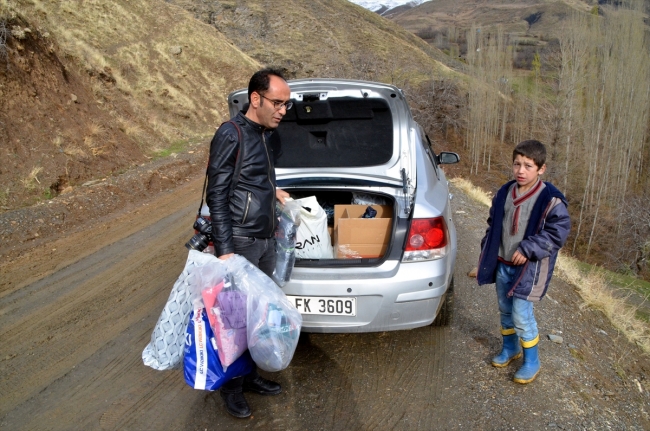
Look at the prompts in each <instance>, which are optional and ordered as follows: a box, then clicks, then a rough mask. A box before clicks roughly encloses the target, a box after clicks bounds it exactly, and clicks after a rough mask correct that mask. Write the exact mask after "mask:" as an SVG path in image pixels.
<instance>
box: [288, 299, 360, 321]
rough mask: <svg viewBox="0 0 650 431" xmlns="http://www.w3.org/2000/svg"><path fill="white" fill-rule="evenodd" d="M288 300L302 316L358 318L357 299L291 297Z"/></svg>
mask: <svg viewBox="0 0 650 431" xmlns="http://www.w3.org/2000/svg"><path fill="white" fill-rule="evenodd" d="M287 298H288V299H289V301H291V303H292V304H293V305H294V306H295V307H296V308H297V309H298V311H300V314H320V315H327V316H356V315H357V298H332V297H327V296H289V295H287Z"/></svg>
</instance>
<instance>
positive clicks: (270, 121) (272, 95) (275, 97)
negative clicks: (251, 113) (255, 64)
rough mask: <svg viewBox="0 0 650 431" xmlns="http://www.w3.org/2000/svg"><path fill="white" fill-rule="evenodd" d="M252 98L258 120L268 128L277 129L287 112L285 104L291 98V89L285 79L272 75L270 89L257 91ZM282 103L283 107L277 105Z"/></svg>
mask: <svg viewBox="0 0 650 431" xmlns="http://www.w3.org/2000/svg"><path fill="white" fill-rule="evenodd" d="M251 98H252V104H253V107H254V108H256V109H255V114H256V116H257V120H256V122H257V123H258V124H260V125H262V126H264V127H266V128H267V129H275V128H276V127H278V125H279V124H280V121H281V120H282V117H284V115H285V114H286V113H287V108H286V106H285V105H284V104H285V103H286V102H288V101H289V100H290V98H291V90H290V89H289V85H288V84H287V83H286V81H285V80H284V79H282V78H279V77H277V76H275V75H271V76H270V77H269V89H268V90H267V91H266V92H264V94H259V93H257V92H255V93H253V94H252V97H251ZM281 104H282V106H281V107H279V108H276V107H275V106H278V105H281Z"/></svg>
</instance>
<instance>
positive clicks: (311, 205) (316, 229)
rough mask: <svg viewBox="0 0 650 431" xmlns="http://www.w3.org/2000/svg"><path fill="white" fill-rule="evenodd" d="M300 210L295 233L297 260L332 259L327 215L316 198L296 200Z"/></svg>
mask: <svg viewBox="0 0 650 431" xmlns="http://www.w3.org/2000/svg"><path fill="white" fill-rule="evenodd" d="M296 202H298V203H299V204H300V206H301V208H300V226H299V227H298V232H297V233H296V258H297V259H332V258H334V250H333V248H332V240H331V239H330V235H329V232H328V231H327V213H325V210H323V208H322V207H321V206H320V204H319V203H318V201H317V200H316V196H309V197H306V198H302V199H296Z"/></svg>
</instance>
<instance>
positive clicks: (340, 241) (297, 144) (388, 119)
mask: <svg viewBox="0 0 650 431" xmlns="http://www.w3.org/2000/svg"><path fill="white" fill-rule="evenodd" d="M289 85H290V88H291V100H292V102H293V107H292V108H291V109H289V110H287V111H286V114H285V115H284V117H283V119H282V121H281V122H280V125H279V126H278V128H277V129H276V131H275V132H274V139H277V138H279V142H280V143H281V152H280V154H276V156H279V157H277V160H276V161H275V167H276V178H277V185H278V187H280V188H282V189H284V190H286V191H287V192H289V193H290V194H291V195H292V197H294V198H305V197H310V196H315V197H316V199H317V201H318V203H319V204H320V206H321V207H323V208H324V209H325V211H326V212H327V213H328V221H327V228H328V236H329V241H330V244H331V246H332V247H334V251H333V254H332V255H330V256H331V257H329V258H319V257H314V258H312V257H300V256H298V259H297V261H296V266H339V265H358V266H363V265H366V266H373V265H379V264H381V262H383V261H385V260H387V259H395V260H400V259H401V257H402V253H403V244H404V240H405V236H406V230H407V227H408V220H409V217H410V213H411V208H412V205H413V198H414V193H415V160H414V158H413V156H414V154H415V149H414V142H415V141H416V138H415V136H414V134H415V130H414V129H413V128H412V127H409V126H410V119H411V116H410V112H409V111H408V105H407V104H406V101H405V99H404V95H403V93H402V92H401V91H400V90H399V89H397V88H396V87H393V86H390V85H383V84H377V83H369V82H363V81H356V82H349V81H339V80H294V81H289ZM247 99H248V98H247V93H246V91H245V90H244V89H242V90H239V91H237V92H235V93H233V94H231V95H230V97H229V106H230V109H231V114H233V115H234V113H236V111H237V109H238V108H239V107H243V109H244V110H245V109H246V107H245V104H246V102H247ZM360 196H361V198H360ZM368 206H371V207H372V209H373V210H375V211H376V212H377V213H376V214H375V216H374V218H363V214H364V213H365V212H366V210H367V207H368ZM312 237H313V238H312ZM319 239H320V237H318V238H317V236H316V235H311V236H309V235H308V236H307V237H306V238H303V240H307V241H316V240H319ZM302 245H303V244H298V247H301V246H302Z"/></svg>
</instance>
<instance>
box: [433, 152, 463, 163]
mask: <svg viewBox="0 0 650 431" xmlns="http://www.w3.org/2000/svg"><path fill="white" fill-rule="evenodd" d="M458 162H460V156H459V155H458V154H456V153H452V152H447V151H442V152H441V153H440V154H438V164H439V165H453V164H454V163H458Z"/></svg>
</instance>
